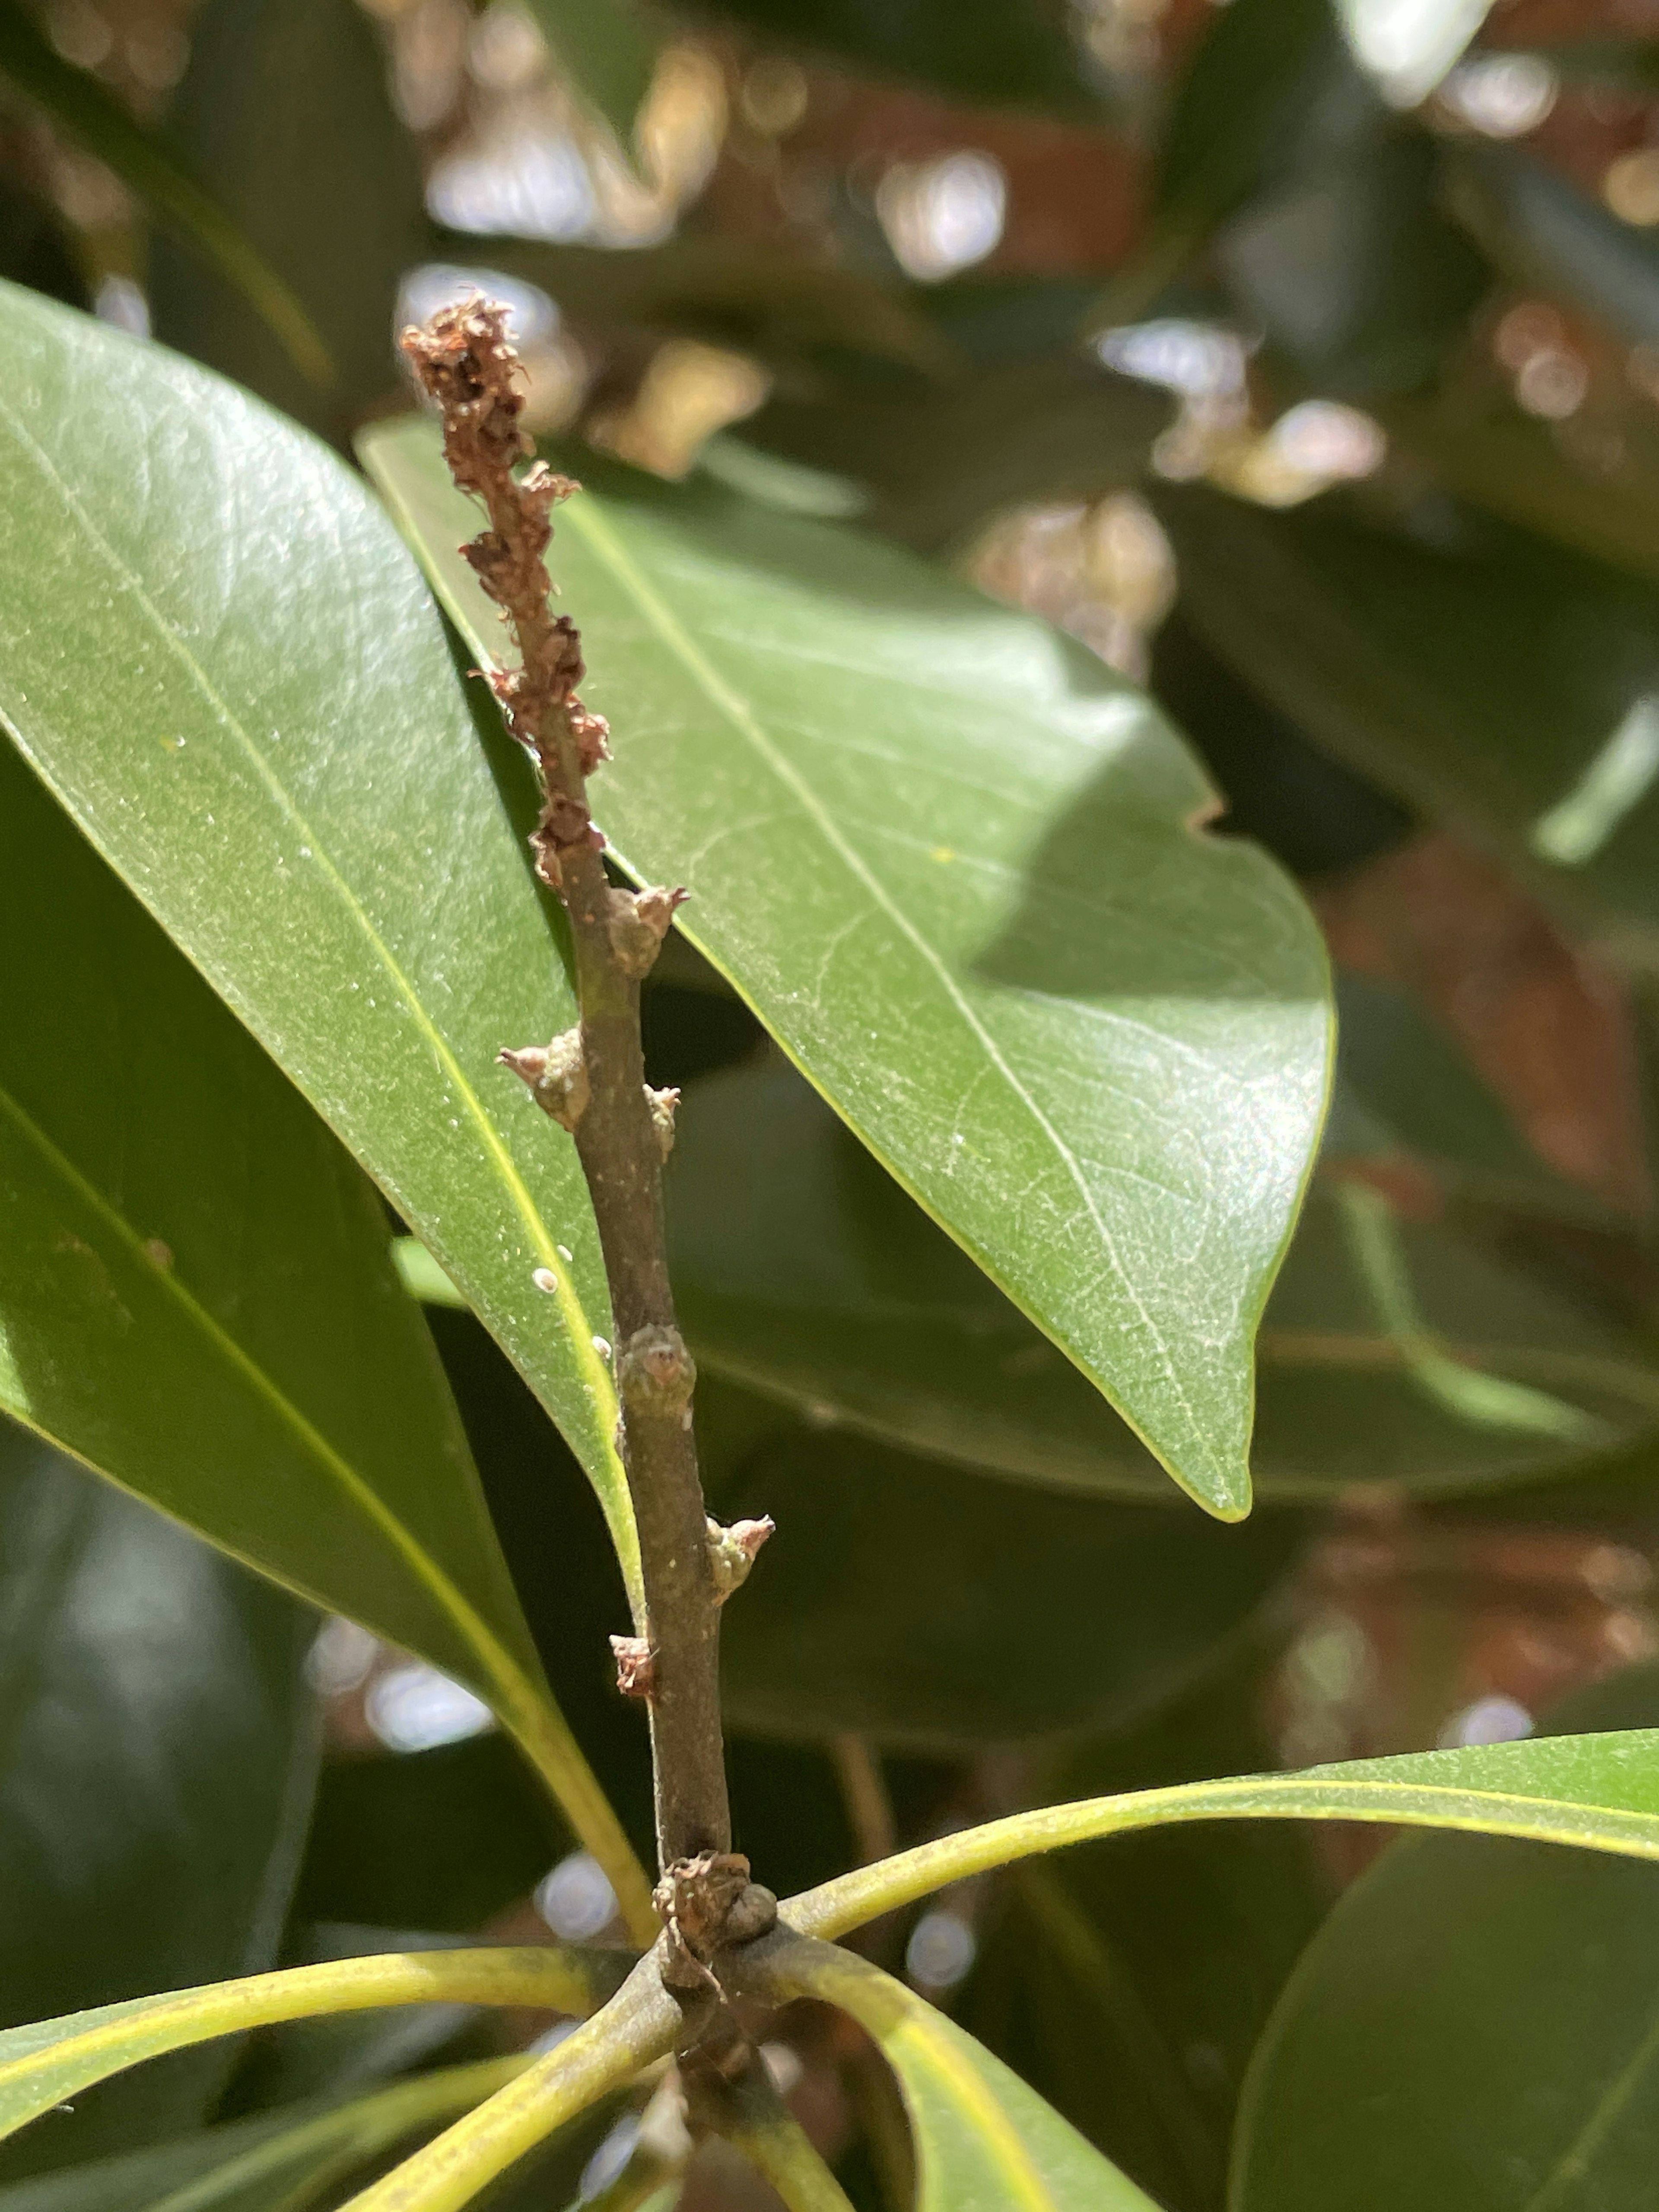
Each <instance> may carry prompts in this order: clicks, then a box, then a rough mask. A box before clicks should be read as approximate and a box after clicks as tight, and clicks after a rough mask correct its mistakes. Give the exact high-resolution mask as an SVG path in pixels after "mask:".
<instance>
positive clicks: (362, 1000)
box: [0, 293, 635, 1572]
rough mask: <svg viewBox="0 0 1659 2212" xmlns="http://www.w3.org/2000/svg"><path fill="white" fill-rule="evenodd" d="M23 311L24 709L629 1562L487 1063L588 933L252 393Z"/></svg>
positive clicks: (401, 597) (113, 843) (44, 767)
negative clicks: (576, 1475)
mask: <svg viewBox="0 0 1659 2212" xmlns="http://www.w3.org/2000/svg"><path fill="white" fill-rule="evenodd" d="M6 296H7V301H8V313H7V322H6V332H5V341H4V345H5V364H6V371H7V379H6V380H7V390H8V392H9V395H10V397H9V400H8V402H7V404H6V406H5V410H4V412H3V414H0V484H3V491H4V498H5V501H6V505H7V511H8V512H9V513H12V514H13V515H15V516H16V517H17V518H18V522H19V527H18V530H17V532H15V537H14V546H15V552H14V556H13V558H12V559H11V561H10V562H9V563H8V564H7V565H6V566H5V568H4V569H3V572H0V576H3V586H4V614H3V617H0V637H3V645H4V653H5V670H4V676H3V679H0V717H3V719H4V720H5V722H6V724H7V726H9V728H10V729H11V730H12V732H13V733H14V735H15V738H17V741H18V743H19V744H20V745H21V748H22V750H24V752H25V753H26V754H27V756H28V757H29V758H30V759H31V760H32V761H33V763H34V764H35V766H36V767H37V768H38V769H40V773H41V774H42V775H44V776H45V777H46V781H48V782H49V783H50V784H51V785H52V788H53V789H54V790H55V791H56V792H57V793H58V796H59V797H60V798H61V799H63V801H64V805H66V806H67V807H68V808H69V811H70V813H71V814H72V815H74V817H76V820H77V821H78V822H79V823H80V824H81V826H82V828H83V829H85V830H86V831H87V833H88V836H90V837H91V838H92V840H93V842H94V844H96V845H97V846H98V847H99V848H100V850H101V851H103V853H104V854H105V855H106V858H108V859H109V860H111V861H112V864H113V865H114V866H116V867H117V868H118V870H119V872H121V873H122V874H123V875H124V876H125V878H127V880H128V881H129V882H130V883H131V884H132V885H133V886H134V888H135V889H136V890H137V891H138V894H139V896H141V897H142V898H143V900H144V902H145V903H146V904H147V905H149V908H151V910H152V912H154V913H155V915H156V916H157V918H158V919H159V920H160V921H161V923H162V924H163V926H164V927H166V928H167V931H168V933H169V934H170V935H172V936H173V938H174V939H176V941H177V942H178V943H179V945H182V946H183V948H184V950H185V951H186V952H187V953H188V954H189V956H190V957H191V959H192V960H193V961H194V962H195V963H196V964H197V966H198V967H199V968H201V969H202V970H203V972H204V974H205V975H207V977H208V979H209V981H210V982H211V983H212V984H213V985H214V987H215V988H216V990H218V991H219V992H220V993H221V994H222V995H223V996H224V997H225V998H226V999H227V1000H228V1001H229V1003H230V1005H231V1006H232V1007H233V1008H234V1010H235V1012H237V1013H239V1014H240V1016H241V1018H243V1019H244V1020H245V1021H246V1023H247V1024H248V1025H249V1027H250V1028H251V1029H252V1030H253V1031H254V1033H255V1034H256V1035H257V1036H258V1037H259V1038H260V1040H261V1042H263V1043H264V1044H265V1046H266V1047H267V1048H268V1049H269V1050H270V1052H271V1053H272V1054H274V1055H275V1057H276V1059H277V1060H279V1062H280V1063H281V1065H282V1066H283V1067H284V1069H286V1071H287V1072H288V1073H289V1075H291V1076H292V1077H293V1079H295V1082H296V1083H298V1084H299V1085H300V1087H301V1089H302V1090H303V1091H305V1092H306V1094H307V1097H310V1098H311V1099H312V1101H313V1103H314V1104H315V1105H317V1107H318V1108H319V1110H320V1111H321V1112H322V1113H323V1115H324V1116H325V1119H327V1120H328V1121H330V1122H331V1124H332V1125H333V1126H334V1127H335V1128H336V1129H337V1131H338V1132H339V1133H340V1134H341V1135H342V1136H343V1138H344V1139H345V1141H346V1143H347V1144H348V1145H349V1146H350V1147H351V1149H352V1150H353V1151H354V1152H356V1154H357V1156H358V1157H359V1158H361V1159H362V1161H363V1163H364V1164H365V1165H366V1166H367V1167H368V1169H369V1171H370V1173H371V1174H373V1175H374V1177H375V1179H376V1181H377V1182H380V1185H381V1187H382V1188H383V1189H384V1190H385V1191H386V1194H388V1196H389V1197H390V1198H391V1199H392V1201H393V1203H394V1204H395V1205H396V1206H398V1209H399V1211H400V1212H403V1213H404V1216H405V1218H407V1219H408V1220H409V1221H410V1224H411V1225H412V1226H413V1227H414V1228H416V1230H417V1231H419V1233H420V1235H421V1236H422V1239H423V1240H424V1242H425V1243H427V1244H428V1246H429V1248H430V1249H431V1250H432V1251H433V1253H434V1254H435V1256H436V1257H437V1259H438V1260H439V1261H440V1263H441V1265H442V1266H443V1267H444V1268H445V1270H446V1272H447V1273H448V1274H449V1275H450V1276H451V1278H452V1279H453V1280H454V1281H455V1282H456V1283H458V1284H459V1285H460V1287H461V1289H462V1290H463V1291H465V1293H466V1295H467V1297H468V1298H469V1299H470V1300H471V1303H472V1304H473V1306H474V1307H475V1309H476V1310H477V1311H478V1312H479V1313H480V1314H481V1315H482V1316H483V1318H484V1320H485V1321H486V1322H488V1324H489V1327H490V1328H492V1329H493V1330H494V1332H495V1334H496V1335H497V1336H498V1337H499V1338H500V1339H501V1342H502V1343H503V1344H504V1345H505V1346H507V1350H508V1351H509V1352H510V1353H511V1354H512V1356H513V1358H514V1359H515V1360H516V1361H517V1362H518V1364H520V1367H521V1368H522V1369H523V1370H524V1371H525V1373H526V1375H527V1376H529V1377H530V1379H531V1381H532V1383H533V1384H534V1386H535V1388H536V1389H537V1390H538V1394H539V1395H540V1396H541V1398H542V1400H543V1402H544V1404H545V1405H546V1406H547V1407H548V1409H549V1411H550V1413H552V1414H553V1415H554V1418H555V1419H556V1420H557V1421H558V1422H559V1423H560V1425H562V1428H563V1429H564V1431H565V1432H566V1434H567V1435H568V1436H569V1437H570V1438H571V1439H572V1442H573V1443H574V1446H575V1449H577V1451H578V1453H579V1454H580V1456H581V1457H582V1459H583V1461H584V1463H585V1464H586V1467H587V1468H588V1471H589V1473H590V1474H591V1475H592V1479H593V1480H594V1483H595V1485H596V1486H597V1487H598V1489H599V1493H600V1496H601V1499H602V1501H603V1503H604V1504H605V1508H606V1511H607V1515H608V1517H609V1518H610V1521H611V1528H612V1531H613V1534H614V1536H615V1539H616V1541H617V1548H618V1552H619V1553H620V1555H621V1557H622V1559H623V1562H624V1567H625V1570H626V1571H629V1572H632V1571H634V1569H633V1564H632V1563H633V1559H634V1557H635V1539H634V1536H633V1532H632V1520H631V1515H630V1512H629V1505H628V1500H627V1494H626V1486H625V1484H624V1481H623V1474H622V1471H621V1468H620V1465H619V1463H618V1462H617V1457H616V1453H615V1449H614V1446H613V1444H612V1442H611V1435H612V1431H613V1430H614V1427H615V1423H616V1401H615V1394H614V1392H613V1390H612V1388H611V1378H610V1375H609V1372H608V1370H607V1369H606V1368H605V1364H604V1363H603V1361H602V1360H601V1358H600V1357H599V1353H598V1352H596V1351H595V1349H594V1346H593V1335H594V1332H595V1330H596V1329H603V1328H606V1327H608V1326H609V1305H608V1302H607V1300H606V1297H605V1277H604V1271H603V1267H602V1265H601V1261H600V1257H599V1238H598V1232H597V1231H596V1230H595V1228H594V1225H593V1221H592V1209H591V1207H590V1206H589V1205H588V1202H587V1195H586V1186H585V1184H584V1183H583V1182H582V1180H581V1176H580V1170H579V1167H578V1165H577V1162H576V1158H575V1149H574V1146H572V1145H570V1144H568V1142H567V1141H566V1140H565V1139H564V1138H563V1137H562V1136H561V1135H560V1134H559V1133H558V1132H557V1131H556V1130H555V1129H553V1127H552V1126H551V1125H550V1123H549V1122H548V1121H547V1120H546V1117H545V1115H540V1114H538V1113H537V1112H536V1110H535V1109H534V1107H533V1105H530V1104H529V1103H528V1102H527V1101H526V1097H525V1094H524V1090H523V1086H522V1085H519V1084H517V1083H516V1082H515V1080H514V1079H513V1077H511V1076H510V1075H508V1074H507V1073H505V1072H504V1071H502V1070H500V1069H498V1068H496V1067H495V1065H494V1060H495V1053H496V1051H497V1050H498V1049H499V1048H500V1047H501V1045H502V1044H504V1043H507V1044H510V1043H513V1042H524V1041H526V1040H527V1039H533V1038H536V1037H544V1036H551V1035H553V1033H554V1032H555V1030H557V1029H559V1028H560V1027H561V1026H562V1025H564V1024H567V1023H568V1021H569V1020H570V1018H571V1017H572V1014H573V1012H574V1000H573V997H572V994H571V992H570V988H569V986H568V980H567V977H566V975H565V971H564V968H563V964H562V946H563V943H564V939H563V936H562V931H561V930H559V929H556V927H554V924H553V921H552V915H551V909H550V907H548V906H544V904H543V903H542V902H541V901H540V899H539V898H538V894H537V891H536V890H535V887H534V885H533V883H532V878H531V874H530V869H529V865H528V860H527V857H526V854H525V851H524V848H523V846H522V843H521V842H520V837H519V836H518V833H517V825H515V823H514V821H513V817H512V813H511V811H510V808H509V805H508V803H507V800H506V799H504V798H503V797H502V795H501V792H500V790H499V789H498V788H497V786H496V783H495V780H494V777H493V775H492V772H491V762H490V759H489V757H487V756H486V754H485V752H484V750H483V748H482V747H481V745H480V744H479V736H478V732H477V729H475V727H474V726H473V723H472V720H471V716H470V714H469V712H468V709H467V705H466V702H465V697H464V696H463V694H462V691H461V690H460V687H459V683H458V680H457V678H456V673H455V671H454V667H453V663H452V661H451V659H450V655H449V653H448V650H447V646H446V643H445V641H444V637H443V634H442V631H441V627H440V625H439V623H438V622H437V620H436V617H435V614H434V612H433V610H432V607H431V604H430V601H429V599H428V597H427V595H426V592H425V591H424V589H423V588H422V585H421V583H420V580H419V578H418V576H417V575H416V573H415V570H414V568H413V565H412V563H411V562H410V560H409V558H408V556H407V555H406V554H405V552H404V550H403V548H402V547H401V546H400V545H399V544H398V541H397V538H396V535H395V533H394V532H392V530H391V528H390V527H389V526H388V525H387V524H386V520H385V518H384V516H383V514H382V513H380V509H379V507H378V506H377V505H376V503H375V502H374V501H373V500H372V499H371V498H370V497H369V496H368V495H367V494H366V493H365V491H364V490H363V489H362V486H361V484H360V483H359V482H358V480H357V479H356V477H353V476H352V474H351V473H350V472H349V471H348V470H347V469H345V468H344V467H343V465H341V464H340V463H339V462H338V461H337V460H336V459H334V457H333V456H332V455H331V454H330V453H327V452H326V451H325V450H324V449H323V448H322V447H319V446H318V445H316V444H315V443H313V441H311V440H310V439H308V438H307V437H306V436H305V435H303V434H301V432H299V431H297V430H295V429H294V428H291V427H290V426H289V425H288V424H286V423H284V422H282V421H281V419H280V418H278V417H276V416H272V415H271V414H270V413H268V412H267V411H266V410H264V408H261V407H259V406H258V405H256V404H253V403H252V402H251V401H249V400H248V399H246V398H245V397H244V396H243V395H242V394H241V393H240V392H237V391H236V390H235V389H234V387H233V386H229V385H227V384H224V383H222V382H221V381H220V380H218V379H216V378H215V377H212V376H209V375H207V374H204V372H202V371H201V370H199V369H196V368H192V367H191V366H190V365H189V364H188V363H186V362H181V361H179V359H178V358H177V357H176V356H172V355H169V354H167V352H165V351H164V350H162V349H161V348H159V347H155V346H148V347H146V346H140V345H137V344H135V343H132V342H131V340H128V339H126V338H124V337H121V336H120V335H119V334H118V332H115V331H110V330H108V329H106V327H104V326H103V325H99V324H96V323H94V322H91V321H89V320H88V319H85V318H83V317H80V316H76V315H72V314H70V313H65V312H64V311H63V310H61V309H58V308H54V307H51V306H49V305H47V304H46V303H44V302H42V301H39V300H33V299H30V298H29V297H28V296H27V295H24V294H21V293H9V294H8V295H6ZM163 513H165V515H166V517H167V529H166V531H165V532H162V531H161V530H159V529H158V528H157V527H156V522H157V519H158V518H159V517H160V516H161V514H163ZM71 624H72V625H74V631H75V635H76V649H75V650H74V651H73V652H70V651H66V650H64V644H63V641H64V636H65V634H66V627H67V626H69V625H71ZM296 945H303V947H304V957H303V958H302V959H299V958H296V957H295V947H296ZM515 1093H516V1096H515V1095H514V1094H515ZM573 1253H574V1255H575V1256H574V1258H571V1257H568V1256H567V1255H570V1254H573ZM543 1271H544V1273H545V1276H546V1278H548V1279H551V1281H552V1282H553V1285H554V1290H553V1292H552V1294H551V1295H550V1296H549V1295H545V1294H544V1292H543V1291H540V1290H539V1289H538V1288H537V1286H536V1281H535V1278H536V1276H537V1275H538V1273H542V1272H543Z"/></svg>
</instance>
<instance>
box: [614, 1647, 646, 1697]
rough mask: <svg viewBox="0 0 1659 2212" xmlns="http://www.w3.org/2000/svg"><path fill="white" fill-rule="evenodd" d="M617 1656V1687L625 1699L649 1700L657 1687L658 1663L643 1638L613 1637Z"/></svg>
mask: <svg viewBox="0 0 1659 2212" xmlns="http://www.w3.org/2000/svg"><path fill="white" fill-rule="evenodd" d="M611 1650H612V1651H614V1652H615V1653H616V1655H617V1688H618V1689H619V1690H620V1691H621V1692H622V1693H623V1697H625V1698H645V1699H649V1698H650V1696H651V1693H652V1692H653V1690H654V1689H655V1687H656V1686H657V1668H656V1661H655V1658H654V1656H653V1652H652V1650H651V1646H650V1645H649V1644H647V1642H646V1640H645V1638H644V1637H642V1636H613V1637H612V1638H611Z"/></svg>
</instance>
